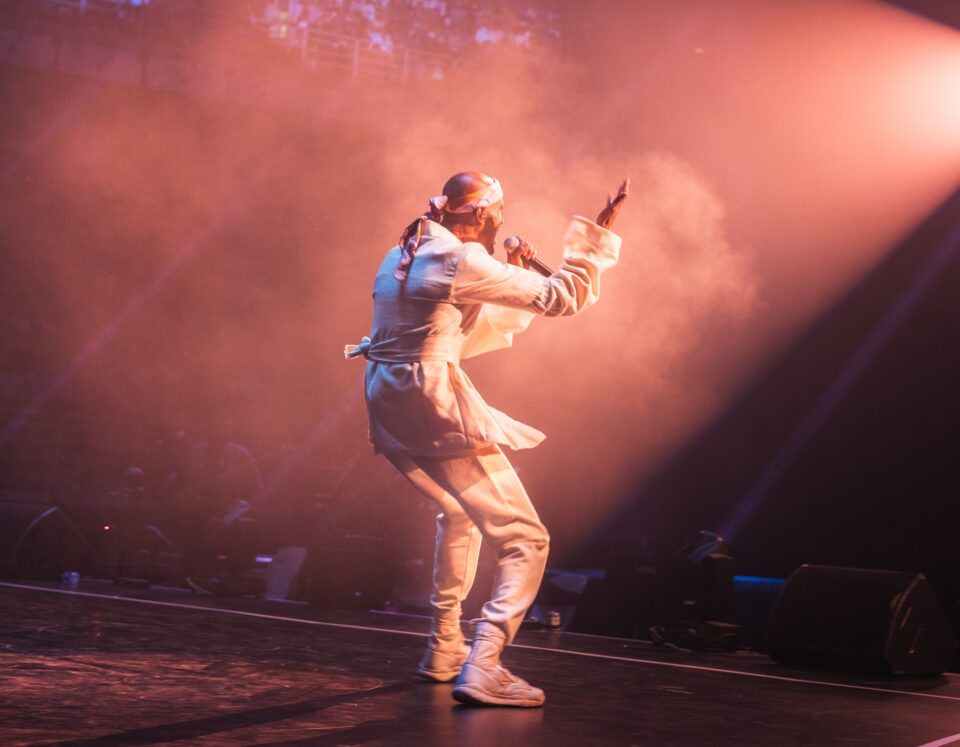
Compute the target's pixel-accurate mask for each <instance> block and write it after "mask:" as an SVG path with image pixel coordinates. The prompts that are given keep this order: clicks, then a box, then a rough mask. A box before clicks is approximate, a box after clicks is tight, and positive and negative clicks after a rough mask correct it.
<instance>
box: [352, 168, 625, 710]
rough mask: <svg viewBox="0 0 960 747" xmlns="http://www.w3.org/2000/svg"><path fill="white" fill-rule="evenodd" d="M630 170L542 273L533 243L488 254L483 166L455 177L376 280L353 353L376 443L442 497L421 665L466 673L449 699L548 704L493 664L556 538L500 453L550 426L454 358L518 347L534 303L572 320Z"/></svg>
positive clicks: (489, 190) (492, 202)
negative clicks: (472, 625)
mask: <svg viewBox="0 0 960 747" xmlns="http://www.w3.org/2000/svg"><path fill="white" fill-rule="evenodd" d="M628 185H629V180H627V181H624V183H623V184H622V185H621V187H620V191H619V192H618V194H617V196H616V197H613V196H611V197H610V198H608V200H607V205H606V207H605V208H604V209H603V210H602V211H601V213H600V215H599V216H598V217H597V220H596V222H595V223H594V222H591V221H589V220H587V219H586V218H582V217H575V218H574V219H573V222H572V223H571V225H570V228H569V230H568V231H567V234H566V238H565V239H564V259H563V263H562V264H561V266H560V268H559V269H558V270H557V271H556V272H554V273H553V274H552V275H550V276H549V277H545V276H543V275H541V274H537V273H536V272H533V271H531V270H529V269H526V268H525V265H526V264H529V262H530V260H531V259H532V258H533V257H534V256H535V254H536V252H535V250H534V249H533V247H532V246H531V245H530V244H529V243H528V242H526V241H523V240H521V241H520V242H519V244H518V245H517V246H516V248H514V249H513V250H512V251H510V252H508V256H507V263H506V264H505V263H503V262H501V261H499V260H497V259H495V258H494V257H493V256H492V255H493V254H494V250H495V246H496V237H497V232H498V230H499V229H500V227H501V225H502V224H503V191H502V189H501V187H500V183H499V182H498V181H497V180H496V179H494V178H492V177H490V176H487V175H485V174H481V173H478V172H472V171H470V172H463V173H459V174H456V175H454V176H452V177H451V178H450V179H449V180H448V181H447V183H446V184H445V185H444V187H443V194H442V195H440V196H437V197H434V198H432V199H431V200H430V210H429V212H427V213H425V214H424V215H422V216H421V217H419V218H417V219H416V220H414V221H413V222H412V223H411V224H410V225H409V226H407V228H406V230H405V231H404V233H403V236H402V237H401V239H400V244H399V245H398V246H396V247H394V248H393V249H391V250H390V251H389V252H388V253H387V256H386V258H385V259H384V261H383V263H382V265H381V266H380V269H379V270H378V271H377V275H376V279H375V281H374V291H373V299H374V311H373V331H372V332H371V335H370V337H364V338H363V341H362V342H361V343H360V345H355V346H354V345H349V346H347V348H346V350H345V355H346V356H347V357H348V358H353V357H359V356H361V355H362V356H364V357H365V358H366V359H367V361H368V363H367V368H366V376H365V394H366V401H367V410H368V415H369V425H370V437H371V441H372V443H373V447H374V451H375V452H377V453H381V454H383V455H384V456H386V457H387V459H389V460H390V461H391V462H392V463H393V464H394V466H396V468H397V469H398V470H400V472H402V473H403V475H404V476H405V477H406V478H407V479H408V480H409V481H410V482H411V483H412V484H413V485H414V486H415V487H416V488H417V489H418V490H419V491H420V492H421V493H423V495H425V496H427V497H428V498H431V499H432V500H434V501H435V502H436V503H437V504H438V505H439V507H440V509H441V511H442V513H440V514H439V516H438V517H437V544H436V557H435V562H434V571H433V595H432V597H431V604H432V606H433V610H434V612H433V625H432V628H431V633H430V639H429V643H428V645H427V651H426V654H425V655H424V657H423V660H422V661H421V663H420V667H419V672H420V674H421V675H422V676H424V677H426V678H428V679H431V680H435V681H438V682H448V681H450V680H453V679H454V678H457V682H456V685H455V687H454V689H453V696H454V698H456V699H457V700H458V701H460V702H463V703H470V704H487V705H507V706H539V705H542V704H543V702H544V694H543V691H542V690H540V689H539V688H537V687H534V686H532V685H530V684H529V683H527V682H526V681H524V680H523V679H521V678H519V677H517V676H515V675H513V674H512V673H510V671H509V670H507V669H506V668H504V667H503V666H502V665H501V664H500V654H501V652H502V650H503V647H504V646H505V645H506V644H507V643H510V642H511V641H512V640H513V638H514V636H515V635H516V633H517V630H518V628H519V627H520V623H521V621H522V620H523V616H524V614H525V612H526V610H527V609H528V608H529V606H530V605H531V604H532V603H533V601H534V598H535V597H536V594H537V589H538V588H539V585H540V581H541V579H542V577H543V571H544V567H545V565H546V560H547V546H548V544H549V535H548V534H547V530H546V528H545V527H544V526H543V524H542V522H541V521H540V518H539V517H538V516H537V512H536V510H535V509H534V507H533V504H532V503H531V501H530V498H529V497H528V496H527V493H526V491H525V490H524V488H523V485H522V484H521V483H520V480H519V478H518V477H517V474H516V472H515V471H514V470H513V467H512V466H511V465H510V462H509V461H507V458H506V456H504V453H503V451H502V447H503V446H508V447H510V448H511V449H527V448H532V447H534V446H536V445H537V444H539V443H540V442H541V441H542V440H543V439H544V434H542V433H541V432H540V431H538V430H536V429H535V428H532V427H530V426H528V425H524V424H523V423H520V422H518V421H516V420H513V419H512V418H510V417H509V416H507V415H505V414H504V413H502V412H499V411H498V410H495V409H494V408H492V407H490V406H489V405H488V404H487V403H486V402H484V401H483V399H482V398H481V396H480V394H479V392H477V390H476V389H475V388H474V386H473V384H472V383H471V381H470V379H469V378H468V377H467V375H466V373H464V372H463V370H462V369H461V368H460V361H461V360H462V359H464V358H470V357H472V356H475V355H479V354H481V353H486V352H489V351H492V350H497V349H500V348H505V347H509V346H510V345H511V344H512V341H513V335H514V334H515V333H517V332H521V331H523V330H524V329H526V328H527V326H528V325H529V323H530V321H531V319H532V318H533V316H534V315H535V314H539V315H542V316H571V315H573V314H577V313H579V312H581V311H583V310H584V309H586V308H587V307H589V306H591V305H592V304H594V303H595V302H596V300H597V298H598V296H599V292H600V273H601V272H603V271H604V270H606V269H608V268H610V267H613V266H614V265H615V264H616V263H617V259H618V256H619V250H620V243H621V241H620V237H619V236H617V235H616V234H614V233H612V232H611V231H610V228H611V226H612V225H613V222H614V220H615V219H616V217H617V214H618V212H619V210H620V206H621V204H622V202H623V200H624V199H625V198H626V196H627V188H628ZM481 538H483V539H484V540H485V541H487V542H489V543H491V545H492V546H493V549H494V551H495V553H496V558H497V569H496V575H495V579H494V588H493V592H492V594H493V596H492V598H491V599H490V601H488V602H487V603H486V604H484V605H483V610H482V617H481V619H480V620H479V621H477V625H476V633H475V635H474V638H473V645H472V647H471V648H468V647H467V646H466V644H465V642H464V638H463V633H462V630H461V627H460V605H461V602H462V601H463V600H464V598H466V596H467V594H468V593H469V591H470V587H471V585H472V584H473V581H474V576H475V573H476V569H477V558H478V555H479V552H480V541H481Z"/></svg>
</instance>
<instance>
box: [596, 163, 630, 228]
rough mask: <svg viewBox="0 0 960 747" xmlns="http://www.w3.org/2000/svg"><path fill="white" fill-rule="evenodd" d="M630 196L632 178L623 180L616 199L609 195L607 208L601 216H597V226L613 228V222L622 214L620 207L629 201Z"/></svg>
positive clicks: (602, 211) (601, 212)
mask: <svg viewBox="0 0 960 747" xmlns="http://www.w3.org/2000/svg"><path fill="white" fill-rule="evenodd" d="M629 194H630V177H629V176H628V177H627V178H626V179H624V180H623V183H622V184H621V185H620V189H619V190H617V194H616V197H614V196H613V195H607V206H606V207H605V208H604V209H603V210H601V211H600V214H599V215H598V216H597V225H598V226H603V227H604V228H612V227H613V222H614V221H615V220H616V219H617V215H618V214H619V213H620V206H621V205H622V204H623V201H624V200H626V199H627V195H629Z"/></svg>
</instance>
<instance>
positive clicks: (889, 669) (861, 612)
mask: <svg viewBox="0 0 960 747" xmlns="http://www.w3.org/2000/svg"><path fill="white" fill-rule="evenodd" d="M956 649H957V640H956V638H955V636H954V635H953V631H952V630H951V629H950V626H949V625H948V623H947V620H946V617H945V616H944V614H943V611H942V610H941V609H940V605H939V604H938V602H937V600H936V597H934V595H933V592H932V590H931V589H930V585H929V584H928V583H927V580H926V578H925V577H924V576H923V574H922V573H901V572H894V571H871V570H861V569H857V568H834V567H830V566H817V565H802V566H800V568H798V569H797V570H796V571H794V573H793V574H792V575H791V576H790V578H788V579H787V583H786V585H785V586H784V588H783V591H782V592H781V593H780V597H779V599H778V600H777V603H776V606H775V607H774V610H773V614H772V616H771V620H770V630H769V634H768V637H767V651H768V653H769V654H770V656H771V657H773V658H774V659H776V660H777V661H780V662H783V663H791V664H804V665H814V666H816V665H820V666H830V667H833V668H846V669H855V670H859V671H871V672H886V673H890V674H936V673H940V672H944V671H946V669H947V667H948V666H949V664H950V661H951V660H952V658H953V655H954V653H955V651H956Z"/></svg>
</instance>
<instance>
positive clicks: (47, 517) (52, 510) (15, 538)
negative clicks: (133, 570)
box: [0, 503, 93, 579]
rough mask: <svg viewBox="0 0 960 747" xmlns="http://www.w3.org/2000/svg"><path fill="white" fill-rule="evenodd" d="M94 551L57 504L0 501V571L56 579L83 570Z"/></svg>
mask: <svg viewBox="0 0 960 747" xmlns="http://www.w3.org/2000/svg"><path fill="white" fill-rule="evenodd" d="M92 556H93V552H92V550H91V548H90V546H89V544H88V543H87V542H86V540H84V538H83V536H82V535H81V534H80V532H79V531H78V530H77V528H76V526H74V524H73V522H71V521H70V519H68V518H67V517H66V516H65V515H64V513H63V512H62V511H61V510H60V509H59V508H57V507H56V506H37V505H32V504H27V503H0V573H2V574H3V575H6V576H15V577H17V578H34V579H45V578H46V579H56V578H59V576H60V574H61V573H62V572H63V571H81V572H82V571H84V570H85V569H86V567H87V566H88V565H89V564H90V561H91V559H92Z"/></svg>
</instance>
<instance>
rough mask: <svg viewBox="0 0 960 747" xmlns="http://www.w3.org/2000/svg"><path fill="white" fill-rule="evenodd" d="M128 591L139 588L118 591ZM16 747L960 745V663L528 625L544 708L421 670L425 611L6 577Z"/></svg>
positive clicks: (2, 719)
mask: <svg viewBox="0 0 960 747" xmlns="http://www.w3.org/2000/svg"><path fill="white" fill-rule="evenodd" d="M117 594H122V595H123V596H116V595H117ZM0 609H2V614H3V634H2V638H0V640H2V650H0V657H2V660H0V683H2V684H0V692H2V693H3V698H2V702H0V744H3V745H6V746H8V747H9V746H12V745H28V744H71V745H80V744H90V745H107V744H110V745H154V744H167V743H173V742H175V743H177V744H198V745H199V744H203V745H213V744H217V745H220V744H230V745H268V744H269V745H283V744H304V745H306V744H316V745H355V744H384V745H454V744H456V745H547V744H550V745H592V744H616V745H630V744H637V745H641V744H642V745H658V746H659V745H891V746H893V745H902V746H904V747H907V746H911V747H916V746H917V745H931V746H932V745H944V744H950V743H953V742H954V741H958V740H960V734H958V732H960V678H958V677H957V676H956V675H948V676H945V677H923V678H899V679H893V678H891V679H872V680H870V679H858V678H856V677H852V676H847V675H835V674H823V673H818V672H810V671H802V670H795V669H788V668H785V667H782V666H780V665H777V664H775V663H773V662H771V661H769V660H768V659H767V658H766V657H763V656H760V655H757V654H752V653H740V654H727V655H722V654H709V655H707V654H692V653H688V652H685V651H679V650H670V649H656V648H654V647H652V646H651V645H649V644H647V643H644V642H641V641H626V640H622V639H609V638H597V637H592V636H582V635H575V634H568V633H555V632H532V631H531V632H527V631H524V632H522V633H521V634H520V636H519V638H518V644H519V645H516V646H513V647H512V648H510V649H508V651H507V654H506V657H505V660H506V663H507V664H508V665H509V666H510V667H511V668H512V669H514V671H516V672H517V673H519V674H521V675H525V676H527V677H528V678H530V679H531V680H533V681H534V682H535V683H536V684H539V685H542V686H543V687H544V688H545V689H546V691H547V705H546V706H545V707H544V708H542V709H533V710H509V709H474V708H468V707H465V706H460V705H457V704H455V703H454V702H453V700H452V699H451V697H450V690H451V685H433V684H429V683H426V682H423V681H421V680H418V679H417V678H416V677H415V676H414V674H413V672H414V667H415V665H416V662H417V660H418V658H419V656H420V653H421V648H422V646H423V645H424V638H425V634H424V631H425V630H426V626H427V621H426V620H424V619H421V618H416V617H407V616H399V615H387V614H381V613H361V612H356V613H350V612H342V613H336V612H326V611H318V610H313V609H310V608H307V607H303V606H299V605H290V604H282V603H270V602H262V601H255V600H252V599H246V600H224V599H218V598H213V597H196V596H192V595H190V594H188V593H185V592H180V591H177V590H170V589H152V590H149V591H143V592H128V591H121V590H117V589H115V587H113V586H111V585H109V584H107V583H102V582H101V583H96V582H90V583H83V584H81V586H80V589H79V590H78V591H76V592H73V591H70V590H67V589H63V588H61V587H58V586H55V585H53V584H50V585H43V584H14V583H2V584H0ZM958 743H960V741H958Z"/></svg>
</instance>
